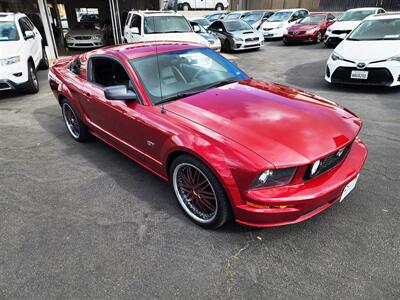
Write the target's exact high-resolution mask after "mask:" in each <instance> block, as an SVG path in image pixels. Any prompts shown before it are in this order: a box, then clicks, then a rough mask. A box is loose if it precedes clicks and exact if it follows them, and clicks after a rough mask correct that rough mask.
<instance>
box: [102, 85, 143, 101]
mask: <svg viewBox="0 0 400 300" xmlns="http://www.w3.org/2000/svg"><path fill="white" fill-rule="evenodd" d="M104 96H105V97H106V99H108V100H136V99H137V95H136V93H135V92H134V91H132V90H129V89H128V88H127V87H126V86H125V85H114V86H109V87H106V88H105V89H104Z"/></svg>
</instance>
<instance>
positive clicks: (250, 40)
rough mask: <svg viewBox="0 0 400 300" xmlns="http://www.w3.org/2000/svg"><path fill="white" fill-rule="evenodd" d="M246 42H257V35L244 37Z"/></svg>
mask: <svg viewBox="0 0 400 300" xmlns="http://www.w3.org/2000/svg"><path fill="white" fill-rule="evenodd" d="M245 41H246V42H258V37H254V38H248V39H245Z"/></svg>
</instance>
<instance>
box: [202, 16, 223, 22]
mask: <svg viewBox="0 0 400 300" xmlns="http://www.w3.org/2000/svg"><path fill="white" fill-rule="evenodd" d="M220 16H221V14H214V15H208V16H207V17H206V19H207V20H208V21H210V22H214V21H215V20H218V19H219V17H220Z"/></svg>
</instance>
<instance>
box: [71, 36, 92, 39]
mask: <svg viewBox="0 0 400 300" xmlns="http://www.w3.org/2000/svg"><path fill="white" fill-rule="evenodd" d="M91 38H92V37H91V36H76V37H75V39H76V40H90V39H91Z"/></svg>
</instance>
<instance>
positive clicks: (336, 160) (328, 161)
mask: <svg viewBox="0 0 400 300" xmlns="http://www.w3.org/2000/svg"><path fill="white" fill-rule="evenodd" d="M350 148H351V144H350V145H348V146H346V147H345V148H344V149H343V148H342V149H340V150H338V151H336V152H335V153H333V154H331V155H328V156H326V157H324V158H322V159H321V160H320V162H321V163H320V166H319V168H318V170H317V172H316V173H315V174H314V175H311V168H312V164H311V165H309V166H308V168H307V171H306V173H305V175H304V180H309V179H311V178H315V177H317V176H319V175H321V174H322V173H325V172H327V171H329V170H332V169H333V168H335V167H336V166H337V165H339V164H340V163H341V162H342V161H343V160H344V159H345V158H346V156H347V154H348V153H349V151H350ZM340 152H341V154H340V155H339V153H340Z"/></svg>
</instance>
